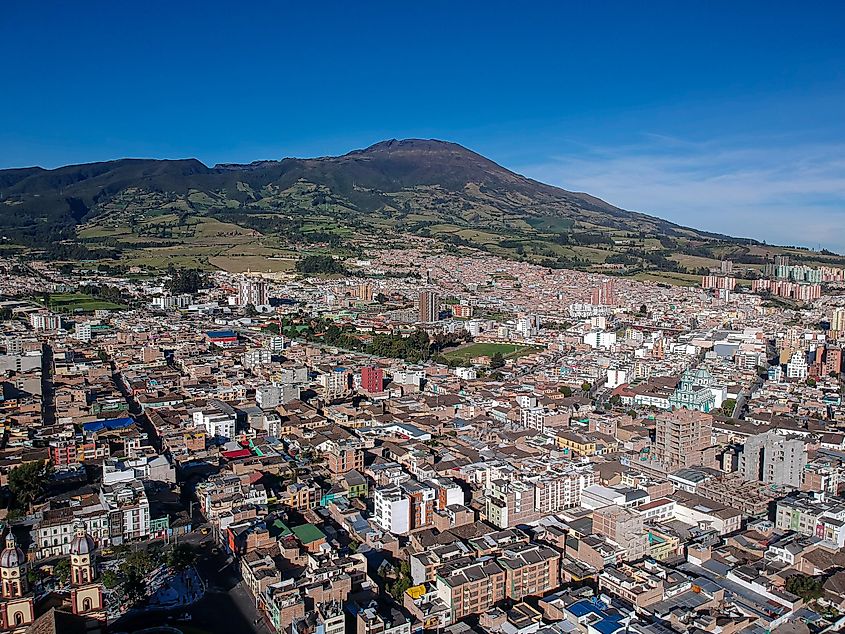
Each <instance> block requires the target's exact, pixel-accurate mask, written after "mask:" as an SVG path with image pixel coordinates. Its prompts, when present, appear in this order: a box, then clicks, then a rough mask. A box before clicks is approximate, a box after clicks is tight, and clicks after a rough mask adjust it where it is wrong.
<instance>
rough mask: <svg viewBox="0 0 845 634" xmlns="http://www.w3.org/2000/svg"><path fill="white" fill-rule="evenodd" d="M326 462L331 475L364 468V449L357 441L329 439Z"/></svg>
mask: <svg viewBox="0 0 845 634" xmlns="http://www.w3.org/2000/svg"><path fill="white" fill-rule="evenodd" d="M326 462H327V463H328V468H329V471H331V473H332V475H335V476H339V475H343V474H345V473H349V472H350V471H353V470H355V471H363V470H364V451H363V450H362V449H361V447H360V446H359V443H358V441H355V440H353V441H334V440H333V441H331V442H330V444H329V447H328V450H327V451H326Z"/></svg>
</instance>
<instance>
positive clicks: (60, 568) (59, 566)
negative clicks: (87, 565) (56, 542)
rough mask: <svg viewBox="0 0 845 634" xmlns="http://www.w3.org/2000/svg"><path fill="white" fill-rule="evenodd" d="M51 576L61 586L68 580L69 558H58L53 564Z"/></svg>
mask: <svg viewBox="0 0 845 634" xmlns="http://www.w3.org/2000/svg"><path fill="white" fill-rule="evenodd" d="M53 576H54V577H55V578H56V581H58V582H59V585H62V586H63V585H65V584H66V583H67V582H68V581H70V559H67V558H66V559H60V560H59V561H58V562H56V565H55V566H53Z"/></svg>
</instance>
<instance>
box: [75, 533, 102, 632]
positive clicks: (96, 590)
mask: <svg viewBox="0 0 845 634" xmlns="http://www.w3.org/2000/svg"><path fill="white" fill-rule="evenodd" d="M74 530H75V535H74V537H73V541H71V543H70V603H71V608H72V610H73V613H74V614H84V615H90V616H93V617H95V618H96V615H98V614H100V613H102V612H103V590H102V588H101V587H100V584H99V583H98V582H97V581H96V579H97V567H96V561H95V559H94V540H93V539H91V536H90V535H89V534H88V533H87V531H86V530H85V524H84V523H83V522H77V523H76V525H75V526H74Z"/></svg>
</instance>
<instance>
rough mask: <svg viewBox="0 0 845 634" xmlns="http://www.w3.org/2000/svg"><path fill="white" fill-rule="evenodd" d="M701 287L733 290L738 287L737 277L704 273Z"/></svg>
mask: <svg viewBox="0 0 845 634" xmlns="http://www.w3.org/2000/svg"><path fill="white" fill-rule="evenodd" d="M701 288H704V289H717V290H729V291H732V290H734V288H736V278H735V277H730V276H726V275H714V274H712V273H711V274H710V275H703V276H702V277H701Z"/></svg>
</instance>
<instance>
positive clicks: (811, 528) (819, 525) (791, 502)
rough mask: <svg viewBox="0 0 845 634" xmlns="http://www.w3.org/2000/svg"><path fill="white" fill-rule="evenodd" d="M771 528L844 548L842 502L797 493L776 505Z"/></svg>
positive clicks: (815, 495) (822, 495)
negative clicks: (799, 534)
mask: <svg viewBox="0 0 845 634" xmlns="http://www.w3.org/2000/svg"><path fill="white" fill-rule="evenodd" d="M775 527H776V528H778V529H780V530H784V531H795V532H796V533H801V534H802V535H810V536H815V537H818V538H819V539H823V540H826V541H829V542H832V543H833V544H835V545H836V547H837V548H843V547H845V499H843V498H841V497H828V496H827V495H825V494H818V493H816V494H811V493H799V494H797V495H794V496H790V497H787V498H783V499H781V500H778V502H777V511H776V512H775Z"/></svg>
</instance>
